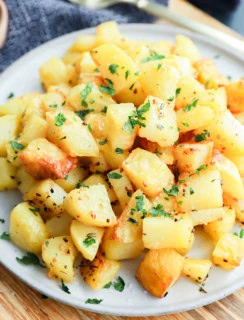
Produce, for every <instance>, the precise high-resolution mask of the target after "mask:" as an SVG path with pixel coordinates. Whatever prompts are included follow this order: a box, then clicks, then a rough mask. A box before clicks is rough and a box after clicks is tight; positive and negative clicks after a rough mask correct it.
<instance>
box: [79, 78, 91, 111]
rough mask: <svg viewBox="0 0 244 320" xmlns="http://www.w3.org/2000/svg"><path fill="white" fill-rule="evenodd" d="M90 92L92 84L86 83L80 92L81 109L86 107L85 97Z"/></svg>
mask: <svg viewBox="0 0 244 320" xmlns="http://www.w3.org/2000/svg"><path fill="white" fill-rule="evenodd" d="M91 92H92V83H91V82H88V83H87V85H86V86H85V88H84V89H83V90H81V92H80V99H81V105H82V106H83V107H85V108H86V107H88V103H87V97H88V96H89V94H90V93H91Z"/></svg>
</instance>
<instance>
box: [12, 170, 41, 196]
mask: <svg viewBox="0 0 244 320" xmlns="http://www.w3.org/2000/svg"><path fill="white" fill-rule="evenodd" d="M15 179H16V183H17V188H18V190H19V191H20V192H21V193H22V195H23V196H24V195H25V194H26V193H27V192H28V191H29V190H30V188H31V187H32V186H34V184H35V183H36V182H37V180H35V179H34V178H33V177H32V176H31V175H30V174H29V173H27V172H26V171H25V168H24V166H20V167H19V168H18V169H17V170H16V174H15Z"/></svg>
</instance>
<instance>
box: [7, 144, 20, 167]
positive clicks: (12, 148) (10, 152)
mask: <svg viewBox="0 0 244 320" xmlns="http://www.w3.org/2000/svg"><path fill="white" fill-rule="evenodd" d="M24 147H25V146H24V145H23V144H22V143H20V141H19V139H15V140H11V141H10V142H8V143H7V144H6V151H7V160H8V162H9V163H10V164H11V165H12V166H14V167H16V168H17V167H19V166H21V164H22V163H21V160H20V155H21V152H22V150H23V149H24Z"/></svg>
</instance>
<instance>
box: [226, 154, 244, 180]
mask: <svg viewBox="0 0 244 320" xmlns="http://www.w3.org/2000/svg"><path fill="white" fill-rule="evenodd" d="M228 159H229V160H231V161H232V162H233V163H234V164H235V166H236V167H237V169H238V171H239V173H240V176H241V177H244V155H231V154H229V155H228Z"/></svg>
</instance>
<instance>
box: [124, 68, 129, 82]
mask: <svg viewBox="0 0 244 320" xmlns="http://www.w3.org/2000/svg"><path fill="white" fill-rule="evenodd" d="M129 75H130V70H126V72H125V79H126V80H127V79H128V77H129Z"/></svg>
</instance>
